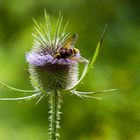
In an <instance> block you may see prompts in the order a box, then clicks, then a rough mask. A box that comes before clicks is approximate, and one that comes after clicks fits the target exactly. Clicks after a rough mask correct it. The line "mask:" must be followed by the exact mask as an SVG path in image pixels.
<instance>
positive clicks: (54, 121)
mask: <svg viewBox="0 0 140 140" xmlns="http://www.w3.org/2000/svg"><path fill="white" fill-rule="evenodd" d="M49 106H50V110H49V123H50V124H49V135H50V139H49V140H58V138H59V131H58V130H59V128H60V114H61V112H60V108H61V97H60V92H59V91H55V92H54V93H52V94H50V98H49Z"/></svg>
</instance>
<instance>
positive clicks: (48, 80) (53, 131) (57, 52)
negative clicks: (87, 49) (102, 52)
mask: <svg viewBox="0 0 140 140" xmlns="http://www.w3.org/2000/svg"><path fill="white" fill-rule="evenodd" d="M62 19H63V17H62V16H61V13H60V14H59V18H58V20H57V24H56V29H55V31H54V32H53V31H52V26H51V24H50V20H49V16H48V14H47V13H46V11H45V21H46V24H45V26H42V25H39V24H38V23H37V22H36V21H35V20H34V23H35V27H34V33H33V36H34V45H33V48H32V49H31V51H30V52H28V53H26V60H27V62H28V63H29V73H30V80H31V83H32V85H33V87H34V90H20V89H16V88H13V87H11V86H8V85H6V84H4V83H0V84H1V85H3V86H5V87H7V88H9V89H11V90H15V91H19V92H26V93H27V92H28V93H33V94H32V95H29V96H25V97H19V98H0V100H26V99H32V98H35V97H39V100H38V102H39V101H40V100H41V99H42V98H43V97H44V96H48V97H49V103H50V111H49V114H50V117H49V119H50V125H49V131H50V140H56V139H57V138H58V134H59V133H58V128H59V120H60V111H59V110H60V104H61V96H62V94H61V93H62V92H68V93H72V94H73V95H77V96H79V97H82V98H96V99H100V98H99V97H96V96H93V95H94V94H96V93H103V92H109V91H114V90H115V89H107V90H101V91H95V92H81V91H77V90H76V88H77V87H78V85H79V84H80V83H81V82H82V81H83V80H84V78H85V76H86V75H87V74H88V72H89V71H90V70H91V68H92V67H93V65H94V63H95V61H96V58H97V56H98V53H99V48H100V46H101V44H102V41H103V38H104V36H105V32H106V29H107V26H105V29H104V32H103V33H102V36H101V38H100V40H99V43H98V44H97V47H96V50H95V53H94V55H93V58H92V59H91V61H90V62H89V61H88V60H87V59H85V58H84V57H82V56H81V54H80V51H79V49H77V48H76V47H75V43H76V41H77V37H78V35H77V34H74V35H72V34H71V33H67V32H66V27H67V25H68V24H66V25H65V26H64V28H63V29H62V27H61V25H62ZM78 63H82V64H83V65H84V70H83V73H82V75H81V77H80V78H79V77H78V76H79V75H78V72H79V69H78ZM38 102H37V103H38Z"/></svg>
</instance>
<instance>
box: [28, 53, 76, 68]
mask: <svg viewBox="0 0 140 140" xmlns="http://www.w3.org/2000/svg"><path fill="white" fill-rule="evenodd" d="M26 60H27V62H29V63H30V64H31V65H33V66H44V65H45V64H47V63H52V64H60V65H61V64H62V65H69V64H71V63H77V62H76V61H73V60H71V59H62V58H60V59H57V58H56V59H55V58H54V57H53V56H52V55H50V54H39V53H37V52H30V53H26Z"/></svg>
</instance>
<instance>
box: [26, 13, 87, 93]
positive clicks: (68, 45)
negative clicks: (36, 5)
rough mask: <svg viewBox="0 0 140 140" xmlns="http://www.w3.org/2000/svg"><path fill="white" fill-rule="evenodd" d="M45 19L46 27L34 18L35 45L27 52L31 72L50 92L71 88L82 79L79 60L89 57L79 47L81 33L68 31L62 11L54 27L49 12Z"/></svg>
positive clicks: (82, 61)
mask: <svg viewBox="0 0 140 140" xmlns="http://www.w3.org/2000/svg"><path fill="white" fill-rule="evenodd" d="M45 19H46V24H45V26H44V27H43V25H42V26H40V25H38V24H37V22H36V21H35V20H34V22H35V27H34V30H35V31H34V33H33V36H34V46H33V48H32V50H31V51H30V52H29V53H27V54H26V60H27V62H29V72H30V74H31V77H32V78H33V79H34V80H35V81H36V82H37V83H38V84H39V86H40V87H42V88H43V89H44V90H45V91H46V92H51V91H52V90H53V91H54V90H67V89H70V88H71V87H73V86H74V85H75V84H76V83H77V81H78V63H79V62H80V63H87V62H88V61H87V60H86V59H84V58H83V57H82V56H81V55H80V51H79V50H78V49H77V48H75V43H76V40H77V36H78V35H77V34H74V35H72V34H71V33H66V27H67V24H66V25H65V27H64V28H63V29H62V28H61V24H62V19H63V17H62V16H61V14H59V18H58V21H57V24H56V29H55V30H54V31H53V30H52V27H51V24H50V20H49V16H48V15H47V14H45ZM33 85H34V84H33ZM35 88H36V86H35Z"/></svg>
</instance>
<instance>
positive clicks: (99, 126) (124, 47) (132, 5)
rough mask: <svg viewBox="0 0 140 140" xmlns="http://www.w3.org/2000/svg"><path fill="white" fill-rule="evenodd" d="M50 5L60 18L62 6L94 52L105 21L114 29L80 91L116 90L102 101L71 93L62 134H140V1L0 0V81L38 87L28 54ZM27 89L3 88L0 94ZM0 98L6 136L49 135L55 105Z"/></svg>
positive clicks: (35, 139)
mask: <svg viewBox="0 0 140 140" xmlns="http://www.w3.org/2000/svg"><path fill="white" fill-rule="evenodd" d="M44 8H46V11H47V12H48V13H49V14H50V16H51V19H52V21H53V22H55V21H56V19H57V17H58V13H59V11H60V10H61V11H62V14H63V15H64V21H67V19H69V27H68V31H70V32H72V33H75V32H77V33H78V34H79V39H78V41H77V44H76V47H77V48H79V49H80V51H81V53H82V55H83V56H84V57H85V58H87V59H89V60H90V58H91V57H92V55H93V53H94V51H95V47H96V45H97V42H98V40H99V38H100V34H101V32H102V30H103V28H104V26H105V24H106V23H108V24H109V29H108V33H107V35H106V37H105V40H104V42H103V46H102V48H101V51H100V55H99V57H98V59H97V61H96V65H95V68H94V69H93V70H92V71H91V72H90V73H89V75H88V76H87V77H86V79H85V82H84V83H83V85H81V86H80V87H79V90H81V91H94V90H100V89H108V88H117V89H118V91H116V92H112V93H103V94H100V95H99V96H100V97H102V98H103V100H90V99H89V100H88V99H80V98H78V97H75V96H70V95H64V96H63V104H62V112H63V114H62V120H61V130H60V134H61V140H140V86H139V83H140V74H139V68H140V15H139V13H140V1H138V0H135V1H132V0H127V1H125V0H124V1H122V0H102V1H99V0H71V1H66V0H57V1H54V0H40V1H39V0H0V81H1V82H4V83H7V84H9V85H11V86H14V87H17V88H21V89H32V87H31V85H30V81H29V73H28V64H27V62H26V61H25V53H26V52H27V51H29V50H30V48H31V46H32V41H33V37H32V35H31V34H32V31H33V25H34V23H33V20H32V18H35V19H36V20H37V21H42V20H43V16H44ZM23 95H27V94H22V93H17V92H13V91H9V90H8V89H6V88H4V87H0V97H20V96H23ZM36 101H37V100H36V99H35V100H32V101H20V102H16V101H9V102H7V101H1V102H0V140H19V139H20V140H47V139H48V130H47V129H48V112H47V111H48V103H47V100H46V99H44V100H43V101H41V102H40V103H39V104H38V105H37V106H35V103H36Z"/></svg>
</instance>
